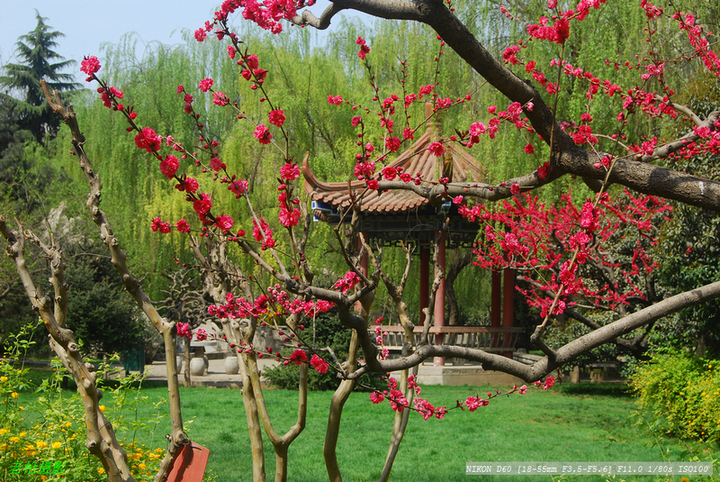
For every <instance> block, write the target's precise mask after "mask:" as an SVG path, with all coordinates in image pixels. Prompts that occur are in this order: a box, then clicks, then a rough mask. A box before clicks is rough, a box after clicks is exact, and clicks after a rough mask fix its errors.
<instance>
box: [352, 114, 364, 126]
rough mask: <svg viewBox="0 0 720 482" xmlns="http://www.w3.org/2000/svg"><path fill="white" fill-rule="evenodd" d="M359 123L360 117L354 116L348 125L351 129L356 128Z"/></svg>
mask: <svg viewBox="0 0 720 482" xmlns="http://www.w3.org/2000/svg"><path fill="white" fill-rule="evenodd" d="M361 121H362V117H360V116H359V115H356V116H354V117H353V118H352V119H350V124H351V125H352V126H353V127H357V126H358V125H359V124H360V122H361Z"/></svg>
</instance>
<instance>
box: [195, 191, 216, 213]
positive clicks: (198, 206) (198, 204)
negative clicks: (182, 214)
mask: <svg viewBox="0 0 720 482" xmlns="http://www.w3.org/2000/svg"><path fill="white" fill-rule="evenodd" d="M212 205H213V204H212V201H211V200H210V196H209V195H208V194H205V193H201V194H200V199H196V200H194V201H193V209H194V210H195V212H196V213H197V214H198V215H200V216H204V215H205V214H206V213H207V212H208V211H210V209H211V208H212Z"/></svg>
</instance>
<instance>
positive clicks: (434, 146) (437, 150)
mask: <svg viewBox="0 0 720 482" xmlns="http://www.w3.org/2000/svg"><path fill="white" fill-rule="evenodd" d="M428 150H429V151H430V152H431V153H432V154H433V156H435V157H440V156H442V155H443V154H444V153H445V146H443V145H442V144H441V143H439V142H433V143H431V144H430V145H429V146H428Z"/></svg>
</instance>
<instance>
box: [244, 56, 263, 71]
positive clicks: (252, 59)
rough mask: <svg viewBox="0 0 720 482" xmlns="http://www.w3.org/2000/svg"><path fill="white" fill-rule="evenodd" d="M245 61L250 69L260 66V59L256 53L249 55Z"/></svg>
mask: <svg viewBox="0 0 720 482" xmlns="http://www.w3.org/2000/svg"><path fill="white" fill-rule="evenodd" d="M245 61H246V62H247V66H248V68H250V69H253V70H255V69H257V68H258V67H260V59H258V56H257V55H256V54H252V55H249V56H248V57H247V58H246V59H245Z"/></svg>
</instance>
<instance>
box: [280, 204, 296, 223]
mask: <svg viewBox="0 0 720 482" xmlns="http://www.w3.org/2000/svg"><path fill="white" fill-rule="evenodd" d="M279 219H280V224H282V225H283V226H285V227H288V228H289V227H290V226H297V225H298V224H299V223H300V210H299V209H298V208H295V209H293V210H292V212H290V211H288V210H287V209H286V208H285V206H282V207H281V208H280V214H279Z"/></svg>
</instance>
